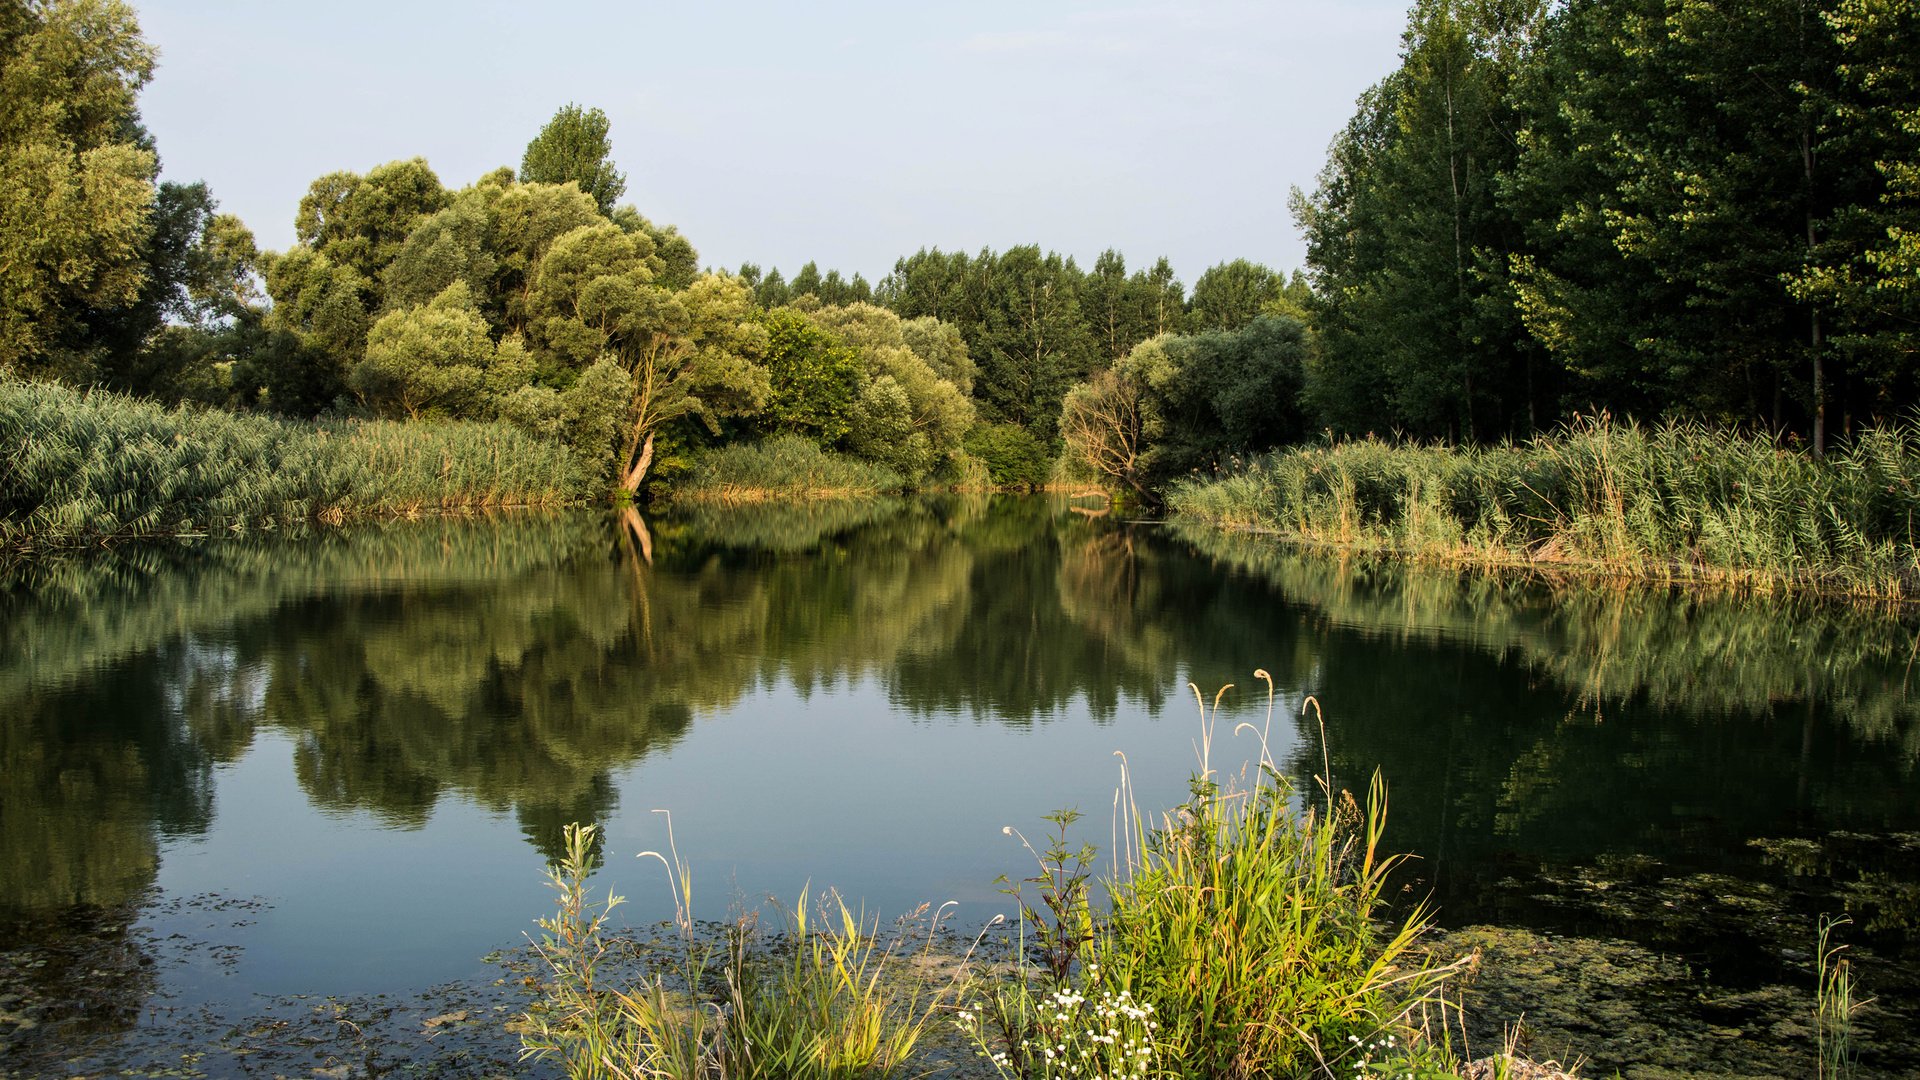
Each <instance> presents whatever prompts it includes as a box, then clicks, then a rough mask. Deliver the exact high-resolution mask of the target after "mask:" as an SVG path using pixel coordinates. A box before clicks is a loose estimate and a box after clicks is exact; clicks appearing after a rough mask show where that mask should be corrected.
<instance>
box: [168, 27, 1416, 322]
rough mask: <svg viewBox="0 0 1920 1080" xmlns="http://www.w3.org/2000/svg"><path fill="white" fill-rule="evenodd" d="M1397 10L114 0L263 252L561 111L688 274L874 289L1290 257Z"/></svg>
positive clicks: (1295, 261)
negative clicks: (942, 253)
mask: <svg viewBox="0 0 1920 1080" xmlns="http://www.w3.org/2000/svg"><path fill="white" fill-rule="evenodd" d="M1407 2H1408V0H1265V2H1237V0H1192V2H1184V3H1173V2H1153V3H1145V4H1124V3H1076V2H1067V0H1053V2H1049V0H1026V2H1001V0H969V2H961V3H954V2H948V3H941V4H926V3H911V2H905V0H891V2H879V0H876V2H871V3H833V2H818V3H801V2H791V3H783V4H775V3H765V4H749V3H720V2H712V3H702V2H685V0H683V2H681V3H677V4H671V5H668V4H659V3H652V2H639V0H629V2H624V3H622V2H607V3H576V4H562V5H552V6H537V5H533V4H528V3H525V2H524V0H522V2H516V3H501V2H494V0H472V2H468V3H463V4H458V5H454V4H445V5H442V4H424V3H414V2H409V0H386V2H384V3H371V2H364V0H331V2H329V3H324V4H321V3H308V4H297V5H296V4H282V3H260V2H258V0H246V2H239V0H191V2H182V0H166V2H163V0H134V8H135V10H136V11H137V12H138V14H139V17H140V24H141V27H142V29H143V31H144V32H145V35H146V38H147V40H148V41H149V42H151V43H153V44H154V45H155V46H156V47H157V48H158V49H159V51H160V64H159V68H158V70H157V71H156V73H155V76H154V79H153V82H152V83H151V84H149V85H148V87H147V88H146V90H145V91H144V93H143V94H142V97H141V111H142V114H143V116H144V118H145V120H146V124H147V127H148V129H149V130H150V131H151V132H152V133H153V135H154V138H155V140H156V142H157V144H158V148H159V151H160V156H161V161H162V165H163V169H164V172H163V176H164V178H165V179H169V180H177V181H193V180H205V181H206V182H207V183H208V184H209V186H211V188H212V189H213V194H214V196H215V197H216V198H217V199H218V200H219V201H220V204H221V209H223V210H225V211H228V212H231V213H236V214H238V215H240V217H241V218H242V219H243V220H244V221H246V223H247V224H248V225H249V226H250V227H251V228H252V229H253V231H254V233H255V235H256V236H257V237H258V239H259V241H260V244H261V246H262V247H263V248H268V249H274V250H280V249H284V248H285V247H287V246H288V245H290V244H291V243H292V242H293V219H294V214H295V211H296V209H297V208H298V206H299V201H300V197H301V195H302V194H304V193H305V192H306V189H307V186H308V184H310V183H312V181H313V180H314V179H315V178H317V177H319V176H322V175H324V174H326V173H329V172H333V171H337V170H342V169H345V170H350V171H353V172H365V171H366V170H368V169H370V168H372V167H373V166H376V165H379V164H381V163H383V162H387V161H392V160H395V159H403V158H411V157H416V156H417V157H424V158H426V159H427V161H428V162H429V163H430V164H431V165H432V166H433V168H434V171H435V172H436V173H438V174H439V177H440V180H441V182H442V183H443V184H445V185H447V186H448V187H450V188H453V187H461V186H464V185H466V184H468V183H470V182H471V181H473V180H474V179H475V178H477V177H478V176H480V175H481V174H483V173H485V172H487V171H489V170H491V169H494V168H498V167H499V166H502V165H510V166H514V167H516V168H517V167H518V166H519V163H520V156H521V154H522V152H523V151H524V150H525V148H526V144H527V142H528V140H530V139H531V138H533V136H534V135H535V134H536V133H537V132H538V131H539V130H540V128H541V126H542V125H543V124H545V123H546V121H547V120H548V119H549V118H550V117H552V115H553V113H554V111H555V110H556V109H558V108H559V107H560V106H562V105H564V104H567V103H569V102H576V103H578V104H580V105H582V106H593V107H598V108H600V109H602V110H603V111H605V112H606V114H607V116H608V118H609V120H610V121H611V124H612V129H611V140H612V143H613V158H614V161H615V164H616V165H617V166H618V167H619V168H620V169H621V170H622V171H624V172H625V173H626V177H627V191H626V195H625V197H624V199H623V200H622V201H623V202H630V203H632V204H634V205H635V206H637V207H639V208H640V210H641V212H642V213H644V214H646V215H647V216H648V217H649V218H652V219H653V220H654V221H656V222H660V223H667V224H673V225H677V226H678V227H679V228H680V230H681V232H682V233H683V234H685V235H686V236H687V237H688V239H690V240H692V241H693V243H694V246H695V247H696V248H698V249H699V252H700V259H701V263H702V264H703V265H705V266H709V267H715V268H721V267H724V268H728V269H732V268H737V267H738V266H739V265H740V264H741V263H743V262H754V263H757V264H759V265H760V266H762V267H775V266H777V267H779V268H780V269H781V270H782V271H784V272H785V273H787V274H788V275H789V276H791V275H792V273H793V271H794V270H796V269H798V268H799V266H800V265H801V264H803V263H805V262H807V261H808V260H810V259H811V260H815V261H817V262H818V263H819V264H820V267H821V269H822V271H823V272H824V271H825V270H828V269H839V270H841V271H842V272H843V273H846V274H849V275H851V274H853V273H855V272H858V273H862V274H865V275H866V277H867V278H868V280H870V281H877V280H878V279H879V278H880V277H881V276H883V275H884V274H885V273H886V272H887V271H888V270H889V269H891V268H892V266H893V264H894V261H895V260H896V259H898V258H900V257H901V256H904V255H909V254H912V253H913V252H915V251H917V250H919V249H921V248H923V247H938V248H942V249H945V250H949V251H951V250H956V249H959V250H966V251H969V252H971V251H977V250H979V249H980V248H981V247H993V248H995V249H996V250H999V249H1004V248H1007V247H1011V246H1013V245H1016V244H1030V243H1031V244H1039V245H1040V246H1041V247H1043V248H1048V249H1052V250H1055V251H1059V252H1062V253H1064V254H1067V255H1071V256H1073V257H1074V258H1075V259H1077V260H1078V261H1079V262H1080V264H1081V265H1082V266H1090V265H1091V264H1092V262H1093V260H1094V258H1095V257H1096V256H1098V255H1099V254H1100V253H1101V252H1102V251H1104V250H1106V249H1108V248H1114V249H1116V250H1118V251H1120V252H1121V253H1122V254H1123V255H1125V256H1126V258H1127V265H1128V266H1129V268H1139V267H1141V266H1143V265H1147V264H1150V263H1151V262H1152V261H1153V260H1154V259H1156V258H1158V257H1159V256H1162V255H1165V256H1167V257H1168V258H1170V259H1171V260H1172V262H1173V266H1174V269H1175V270H1176V271H1177V272H1178V273H1179V275H1180V277H1181V279H1182V280H1183V281H1184V282H1186V283H1187V284H1188V285H1191V284H1192V282H1193V281H1194V279H1195V278H1197V277H1198V276H1199V275H1200V273H1201V272H1202V271H1203V270H1205V269H1206V268H1207V267H1209V266H1212V265H1215V264H1217V263H1220V262H1224V261H1227V260H1230V259H1235V258H1247V259H1252V260H1254V261H1256V262H1262V263H1265V264H1267V265H1268V266H1271V267H1273V268H1275V269H1279V270H1290V269H1293V268H1295V267H1298V266H1300V265H1301V264H1302V261H1303V258H1304V252H1305V249H1304V246H1303V244H1302V242H1301V240H1300V236H1299V230H1298V229H1297V228H1296V227H1295V226H1294V224H1293V221H1292V218H1291V215H1290V214H1289V212H1288V210H1287V195H1288V192H1289V190H1290V189H1291V188H1293V187H1296V186H1298V187H1300V188H1303V189H1306V190H1309V191H1310V190H1312V188H1313V186H1314V180H1315V176H1316V174H1317V173H1318V172H1319V170H1320V168H1321V166H1322V165H1323V164H1324V162H1325V159H1326V149H1327V145H1328V144H1329V143H1330V142H1331V141H1332V139H1333V137H1334V135H1335V134H1336V133H1337V132H1338V131H1339V130H1340V128H1341V127H1342V126H1343V125H1345V123H1346V122H1347V120H1348V119H1349V118H1350V117H1351V116H1352V114H1353V111H1354V102H1355V100H1356V99H1357V98H1358V97H1359V95H1360V93H1361V92H1362V91H1363V90H1365V89H1366V88H1367V87H1368V86H1370V85H1372V84H1373V83H1375V82H1377V81H1378V80H1379V79H1381V78H1382V77H1384V76H1385V75H1386V74H1387V73H1388V72H1390V71H1391V70H1392V69H1393V68H1394V67H1395V66H1396V65H1397V63H1398V53H1399V48H1400V31H1401V29H1402V26H1403V25H1404V22H1405V12H1406V4H1407Z"/></svg>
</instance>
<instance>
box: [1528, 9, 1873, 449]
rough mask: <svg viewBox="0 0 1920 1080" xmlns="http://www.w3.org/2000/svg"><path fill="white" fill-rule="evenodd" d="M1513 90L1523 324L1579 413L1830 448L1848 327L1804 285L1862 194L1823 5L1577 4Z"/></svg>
mask: <svg viewBox="0 0 1920 1080" xmlns="http://www.w3.org/2000/svg"><path fill="white" fill-rule="evenodd" d="M1539 55H1540V61H1541V62H1540V63H1538V64H1536V65H1534V67H1533V68H1532V69H1531V70H1530V71H1529V72H1528V76H1527V78H1525V79H1524V80H1522V82H1521V84H1520V86H1519V88H1518V96H1519V98H1520V103H1521V106H1522V108H1523V109H1524V110H1525V111H1526V114H1527V115H1528V117H1529V121H1528V125H1527V129H1526V130H1525V132H1524V133H1523V135H1522V146H1523V152H1522V154H1521V156H1520V158H1519V160H1518V161H1517V162H1516V164H1515V167H1514V170H1513V176H1512V179H1511V180H1510V181H1509V183H1508V185H1507V189H1508V196H1507V205H1508V206H1510V207H1511V208H1512V209H1513V210H1514V212H1515V213H1516V214H1517V215H1518V216H1519V217H1520V218H1521V220H1523V221H1526V222H1527V223H1528V224H1527V232H1526V242H1525V244H1524V246H1523V248H1522V249H1520V250H1519V251H1517V252H1516V253H1515V254H1514V257H1513V261H1512V266H1513V270H1514V274H1513V280H1514V286H1515V289H1516V295H1517V297H1518V300H1519V306H1520V311H1521V313H1522V316H1523V318H1524V320H1525V324H1526V328H1527V330H1528V331H1529V332H1530V333H1531V335H1532V336H1533V337H1534V339H1535V340H1537V341H1539V342H1540V343H1541V344H1542V345H1543V346H1544V347H1545V348H1547V349H1548V350H1549V351H1550V352H1551V353H1552V354H1553V355H1554V357H1555V358H1556V360H1558V361H1559V362H1560V363H1562V364H1564V365H1565V367H1566V369H1567V371H1568V374H1569V376H1570V377H1571V388H1572V392H1573V393H1574V394H1575V395H1576V397H1575V400H1576V401H1580V400H1582V399H1587V400H1593V401H1596V402H1598V403H1602V404H1606V405H1609V406H1611V407H1613V408H1615V409H1616V410H1620V411H1627V412H1634V413H1641V414H1649V413H1656V412H1659V411H1662V410H1665V409H1669V408H1672V407H1674V406H1676V405H1677V406H1678V407H1679V409H1680V410H1682V411H1685V412H1688V413H1692V414H1696V415H1702V414H1704V415H1706V416H1709V417H1712V418H1716V419H1723V420H1732V421H1742V420H1744V421H1747V422H1750V423H1759V424H1767V425H1771V426H1773V427H1775V428H1780V427H1784V426H1794V427H1802V425H1804V427H1802V430H1806V431H1808V432H1809V434H1810V435H1811V436H1812V439H1813V443H1814V446H1815V449H1816V452H1817V451H1818V450H1819V449H1820V448H1821V447H1822V445H1823V444H1824V442H1825V437H1826V431H1827V427H1828V419H1827V413H1828V408H1827V404H1828V399H1829V396H1830V394H1831V392H1832V389H1833V387H1834V386H1835V385H1836V379H1837V378H1838V377H1840V376H1841V375H1842V373H1840V372H1838V371H1836V369H1835V360H1836V356H1835V354H1834V353H1833V351H1832V349H1831V346H1830V344H1829V343H1828V341H1827V340H1826V339H1827V337H1828V334H1829V328H1830V327H1831V325H1832V321H1833V316H1832V314H1831V313H1830V311H1829V310H1827V308H1828V304H1829V300H1828V298H1825V297H1822V296H1819V295H1817V292H1807V293H1804V294H1803V296H1802V298H1800V299H1796V298H1795V297H1794V295H1793V294H1792V292H1791V291H1790V288H1789V284H1790V282H1792V281H1793V280H1794V279H1795V278H1796V277H1797V276H1801V275H1804V274H1805V273H1806V272H1807V271H1808V269H1809V268H1811V267H1817V266H1820V265H1823V264H1831V263H1832V262H1833V261H1834V259H1835V257H1836V256H1837V255H1839V254H1840V253H1839V252H1837V251H1836V250H1834V248H1833V246H1832V245H1831V243H1830V241H1831V240H1832V239H1833V233H1832V224H1833V221H1834V217H1835V212H1836V209H1837V208H1838V207H1840V206H1843V205H1846V204H1848V203H1851V202H1854V201H1857V200H1858V199H1859V197H1860V196H1859V195H1858V194H1857V193H1855V192H1851V191H1849V190H1848V189H1849V188H1850V187H1853V186H1854V181H1853V179H1852V175H1851V174H1852V171H1853V170H1851V169H1850V168H1849V165H1848V162H1847V160H1846V155H1844V154H1834V153H1829V150H1831V149H1833V148H1834V147H1833V143H1832V140H1833V139H1834V137H1835V135H1836V121H1837V120H1838V116H1837V113H1836V110H1835V92H1836V89H1837V87H1836V85H1835V84H1836V79H1837V67H1838V59H1839V57H1838V51H1837V46H1836V44H1835V42H1834V39H1833V35H1832V33H1831V32H1830V30H1829V28H1828V27H1827V25H1826V24H1825V22H1824V21H1823V20H1822V19H1821V17H1820V10H1819V6H1818V5H1817V4H1815V3H1812V2H1809V0H1766V2H1760V3H1752V4H1742V5H1737V6H1726V5H1717V4H1710V3H1706V2H1704V0H1618V2H1613V3H1604V4H1589V5H1575V6H1572V7H1569V8H1567V9H1566V10H1564V11H1562V12H1559V13H1557V14H1556V16H1555V17H1554V18H1553V19H1552V20H1551V21H1550V22H1549V24H1548V28H1547V31H1546V34H1545V36H1544V38H1543V41H1542V48H1541V49H1540V50H1539Z"/></svg>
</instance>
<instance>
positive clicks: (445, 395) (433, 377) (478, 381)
mask: <svg viewBox="0 0 1920 1080" xmlns="http://www.w3.org/2000/svg"><path fill="white" fill-rule="evenodd" d="M492 362H493V342H492V341H490V340H488V338H487V321H486V320H485V319H483V318H481V317H480V309H479V307H478V306H477V305H476V304H475V303H474V301H473V293H472V291H471V290H470V289H468V288H467V284H466V282H464V281H456V282H454V283H453V284H451V285H449V286H447V287H446V289H445V290H444V291H443V292H441V294H440V295H439V296H436V297H434V298H433V300H432V301H431V302H429V303H427V304H426V305H424V306H421V307H415V308H406V309H404V310H401V311H393V312H389V313H388V314H386V315H383V316H381V318H380V321H379V322H376V323H374V324H373V329H372V331H371V332H369V333H368V335H367V347H366V355H365V357H364V358H363V359H362V360H361V361H360V362H359V363H358V364H355V365H354V367H353V370H352V372H351V373H350V374H349V375H348V379H347V382H348V385H349V386H351V387H352V388H353V391H354V392H355V393H357V394H359V395H360V398H361V400H363V401H365V402H366V403H367V404H368V405H370V406H372V407H373V408H374V409H375V410H376V411H378V412H381V413H383V414H385V415H388V416H404V417H406V418H407V419H409V420H412V419H418V418H419V417H420V416H421V415H423V414H425V413H427V412H429V411H432V412H435V413H439V414H442V415H447V416H462V415H470V414H471V413H472V412H474V411H475V406H476V405H477V404H478V403H479V398H480V393H481V389H482V388H483V386H484V385H485V381H486V369H487V367H488V366H489V365H490V364H491V363H492Z"/></svg>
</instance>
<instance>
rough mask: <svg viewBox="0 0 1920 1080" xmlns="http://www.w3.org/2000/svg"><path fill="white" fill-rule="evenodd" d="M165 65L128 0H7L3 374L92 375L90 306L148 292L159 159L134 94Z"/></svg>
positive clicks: (0, 144)
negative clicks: (32, 0)
mask: <svg viewBox="0 0 1920 1080" xmlns="http://www.w3.org/2000/svg"><path fill="white" fill-rule="evenodd" d="M153 62H154V51H153V48H152V46H150V45H148V44H147V43H146V42H145V41H143V40H142V39H141V37H140V27H139V24H138V22H137V21H136V20H135V18H134V14H133V11H132V9H131V8H129V7H128V6H127V5H125V4H122V3H118V2H113V0H55V2H48V3H21V2H19V0H12V2H9V3H7V4H6V5H5V6H4V8H3V9H0V370H18V371H33V372H41V373H46V374H55V373H60V372H66V373H69V374H72V375H77V376H79V377H80V378H83V379H84V378H88V377H89V372H88V366H87V365H88V357H89V354H90V353H92V352H93V351H94V350H96V349H97V348H98V346H97V344H96V343H95V342H93V341H92V340H90V338H89V331H88V326H89V314H90V313H91V312H93V311H96V310H101V309H113V308H121V307H126V306H128V305H132V304H134V303H135V302H136V301H137V300H138V298H139V294H140V287H141V284H142V282H143V280H144V272H145V269H146V268H145V263H144V259H143V256H144V254H145V245H146V243H147V240H148V237H149V236H150V234H151V224H150V221H149V216H150V212H151V207H152V202H153V195H154V187H153V180H154V176H155V174H156V173H157V172H158V162H157V160H156V159H155V157H154V153H153V148H152V146H151V145H150V140H149V139H148V138H147V134H146V132H145V131H144V130H143V129H142V128H141V127H140V124H139V114H138V112H137V111H136V108H135V104H134V99H135V96H136V95H137V94H138V93H139V91H140V88H141V87H142V86H144V85H146V82H147V80H148V79H149V78H151V77H152V75H153Z"/></svg>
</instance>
